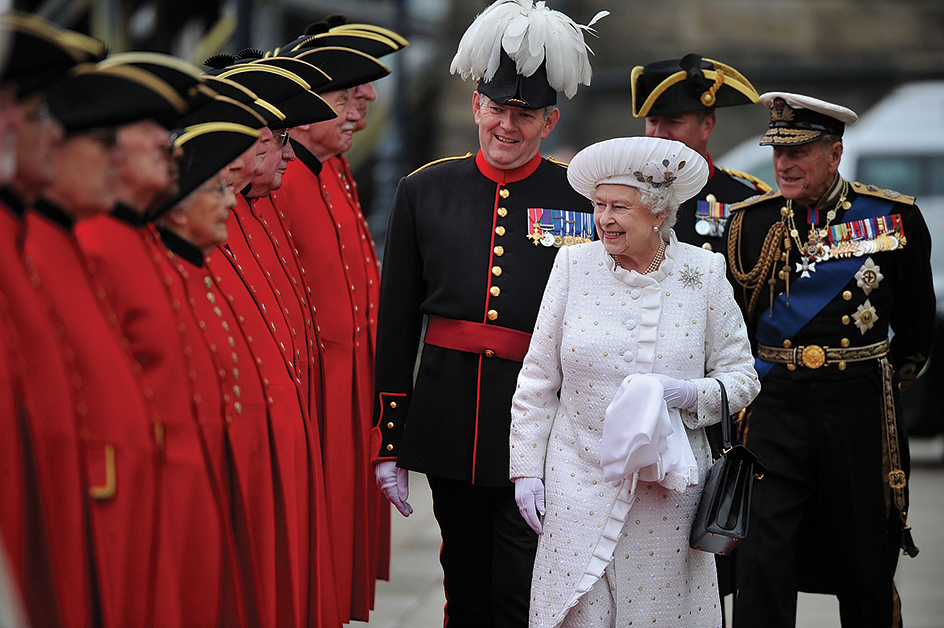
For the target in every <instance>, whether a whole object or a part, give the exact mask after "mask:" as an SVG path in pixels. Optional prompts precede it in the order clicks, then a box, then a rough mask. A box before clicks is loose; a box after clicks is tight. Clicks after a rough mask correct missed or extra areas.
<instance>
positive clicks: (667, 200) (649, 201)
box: [637, 187, 679, 241]
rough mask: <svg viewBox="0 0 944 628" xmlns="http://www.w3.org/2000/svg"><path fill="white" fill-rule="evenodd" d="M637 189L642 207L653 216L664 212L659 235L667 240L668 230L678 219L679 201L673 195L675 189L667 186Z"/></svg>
mask: <svg viewBox="0 0 944 628" xmlns="http://www.w3.org/2000/svg"><path fill="white" fill-rule="evenodd" d="M637 189H638V190H639V202H640V203H642V205H643V207H645V208H646V209H648V210H649V211H650V212H652V215H653V216H658V215H659V214H663V213H664V214H665V220H663V221H662V226H661V227H659V237H660V238H662V239H663V240H665V241H668V240H669V231H670V230H671V229H672V227H674V226H675V223H676V221H677V220H678V210H679V201H678V196H676V195H675V190H673V189H672V188H671V187H668V188H652V189H648V190H644V189H642V188H637Z"/></svg>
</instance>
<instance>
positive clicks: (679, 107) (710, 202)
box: [631, 54, 770, 255]
mask: <svg viewBox="0 0 944 628" xmlns="http://www.w3.org/2000/svg"><path fill="white" fill-rule="evenodd" d="M631 85H632V91H633V117H634V118H645V119H646V135H647V136H648V137H661V138H663V139H667V140H676V141H679V142H682V143H683V144H685V145H686V146H688V147H689V148H691V149H692V150H694V151H696V152H698V154H700V155H701V156H702V157H704V158H705V159H707V160H708V183H707V184H706V185H705V187H704V188H702V190H701V192H700V193H699V194H698V195H697V196H695V198H693V199H691V200H688V201H685V202H684V203H682V205H681V207H679V212H678V222H676V223H675V234H676V235H677V236H678V239H679V242H687V243H689V244H694V245H695V246H701V247H702V248H706V249H708V250H709V251H717V252H719V253H722V254H724V255H727V251H725V250H724V246H723V239H722V237H723V236H724V226H725V222H726V220H727V217H728V214H729V213H730V207H731V204H732V203H736V202H737V201H743V200H744V199H745V198H747V197H748V196H752V195H754V194H757V193H758V192H766V191H767V190H769V189H770V186H768V185H767V184H766V183H764V182H763V181H760V180H759V179H756V178H754V177H752V176H751V175H749V174H745V173H743V172H737V171H734V170H728V169H725V168H721V167H720V166H718V165H716V164H715V163H714V162H713V161H712V159H711V154H710V153H709V152H708V138H709V137H711V133H712V131H714V128H715V125H716V124H717V122H718V118H717V116H716V115H715V108H716V107H730V106H734V105H749V104H751V103H756V102H757V91H756V90H755V89H754V86H753V85H751V83H750V81H748V80H747V79H746V78H745V77H744V76H743V75H741V74H740V73H739V72H738V71H737V70H735V69H734V68H732V67H731V66H729V65H725V64H724V63H719V62H717V61H713V60H711V59H703V58H701V57H700V56H699V55H697V54H689V55H685V56H684V57H682V58H681V59H669V60H666V61H656V62H655V63H650V64H648V65H645V66H640V65H637V66H636V67H635V68H633V72H632V77H631Z"/></svg>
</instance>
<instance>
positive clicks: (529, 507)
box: [515, 478, 546, 534]
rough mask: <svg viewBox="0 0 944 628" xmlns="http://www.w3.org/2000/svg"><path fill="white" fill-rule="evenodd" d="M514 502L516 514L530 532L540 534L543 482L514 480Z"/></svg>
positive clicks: (532, 479) (536, 479)
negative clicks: (516, 509) (520, 517)
mask: <svg viewBox="0 0 944 628" xmlns="http://www.w3.org/2000/svg"><path fill="white" fill-rule="evenodd" d="M515 502H517V504H518V512H520V513H521V516H522V517H524V520H525V522H527V524H528V526H530V527H531V529H532V530H534V531H535V532H537V533H538V534H541V530H543V529H544V527H543V526H542V525H541V517H543V516H544V513H545V512H546V509H545V507H544V482H542V481H541V480H540V478H515Z"/></svg>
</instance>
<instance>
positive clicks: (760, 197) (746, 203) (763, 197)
mask: <svg viewBox="0 0 944 628" xmlns="http://www.w3.org/2000/svg"><path fill="white" fill-rule="evenodd" d="M779 196H780V190H769V191H767V192H764V193H763V194H757V195H755V196H751V197H749V198H745V199H744V200H743V201H741V202H739V203H735V204H734V205H732V206H731V211H737V210H739V209H744V208H745V207H750V206H751V205H756V204H757V203H760V202H762V201H769V200H770V199H772V198H778V197H779Z"/></svg>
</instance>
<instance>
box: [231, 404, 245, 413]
mask: <svg viewBox="0 0 944 628" xmlns="http://www.w3.org/2000/svg"><path fill="white" fill-rule="evenodd" d="M233 408H234V409H235V410H236V414H242V413H243V404H241V403H239V402H238V401H237V402H236V403H234V404H233Z"/></svg>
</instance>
